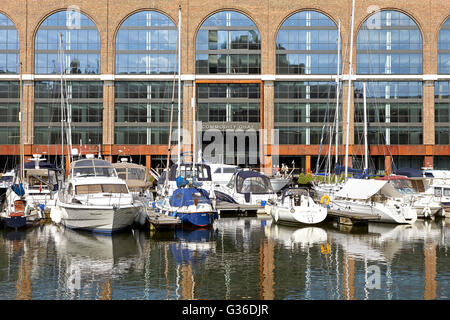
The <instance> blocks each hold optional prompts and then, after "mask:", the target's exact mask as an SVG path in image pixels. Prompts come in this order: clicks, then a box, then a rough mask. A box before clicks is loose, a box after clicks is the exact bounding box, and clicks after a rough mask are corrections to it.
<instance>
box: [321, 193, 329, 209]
mask: <svg viewBox="0 0 450 320" xmlns="http://www.w3.org/2000/svg"><path fill="white" fill-rule="evenodd" d="M325 201H326V203H325V204H326V205H327V206H328V204H329V203H330V197H329V196H327V195H324V196H322V198H320V203H324V202H325Z"/></svg>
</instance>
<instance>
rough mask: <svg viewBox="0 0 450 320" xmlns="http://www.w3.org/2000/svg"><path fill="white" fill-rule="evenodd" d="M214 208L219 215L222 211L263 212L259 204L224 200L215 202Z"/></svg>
mask: <svg viewBox="0 0 450 320" xmlns="http://www.w3.org/2000/svg"><path fill="white" fill-rule="evenodd" d="M216 210H217V212H218V213H219V215H220V214H221V213H222V212H248V211H252V212H256V213H260V212H264V207H262V206H261V205H254V204H239V203H230V202H226V201H217V203H216Z"/></svg>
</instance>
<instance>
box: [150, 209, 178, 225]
mask: <svg viewBox="0 0 450 320" xmlns="http://www.w3.org/2000/svg"><path fill="white" fill-rule="evenodd" d="M147 220H148V222H150V226H153V227H154V228H156V229H161V228H174V227H176V226H177V225H179V224H181V220H180V219H178V218H176V217H170V216H166V215H165V214H159V213H156V212H155V211H154V210H153V209H150V208H148V209H147Z"/></svg>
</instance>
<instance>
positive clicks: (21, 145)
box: [19, 62, 25, 182]
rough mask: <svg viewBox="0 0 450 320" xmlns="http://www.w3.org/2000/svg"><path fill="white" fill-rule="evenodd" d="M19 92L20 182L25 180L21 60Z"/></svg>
mask: <svg viewBox="0 0 450 320" xmlns="http://www.w3.org/2000/svg"><path fill="white" fill-rule="evenodd" d="M19 82H20V83H19V87H20V88H19V94H20V101H19V103H20V106H19V123H20V133H19V135H20V168H19V170H20V172H19V177H20V182H23V181H25V177H24V168H23V166H24V163H25V159H24V156H25V150H24V143H23V111H22V109H23V88H22V62H20V77H19Z"/></svg>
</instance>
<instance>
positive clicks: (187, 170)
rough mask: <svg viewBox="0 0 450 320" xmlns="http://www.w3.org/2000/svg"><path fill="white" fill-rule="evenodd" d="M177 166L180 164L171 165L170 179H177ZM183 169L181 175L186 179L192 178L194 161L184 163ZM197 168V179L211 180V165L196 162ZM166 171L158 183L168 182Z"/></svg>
mask: <svg viewBox="0 0 450 320" xmlns="http://www.w3.org/2000/svg"><path fill="white" fill-rule="evenodd" d="M177 168H178V165H177V164H173V165H172V166H171V167H170V170H169V181H176V179H177V174H178V172H177ZM180 169H181V171H180V174H181V177H183V178H185V179H191V178H192V176H193V172H192V163H182V164H181V167H180ZM195 170H196V173H197V176H196V179H195V180H196V181H211V168H210V167H209V165H206V164H202V163H196V164H195ZM166 174H167V173H166V171H164V172H163V173H162V174H161V176H160V178H159V180H158V184H164V183H165V182H166Z"/></svg>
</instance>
